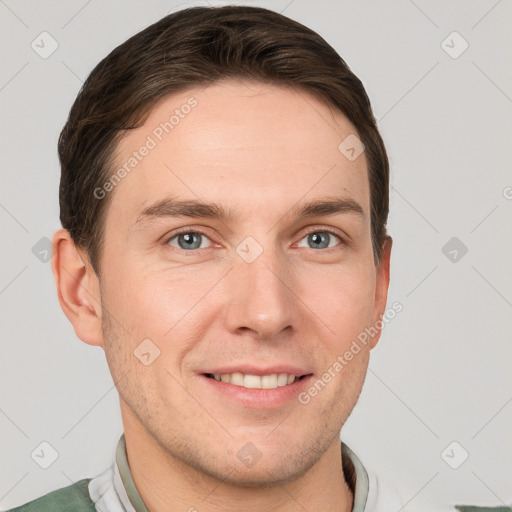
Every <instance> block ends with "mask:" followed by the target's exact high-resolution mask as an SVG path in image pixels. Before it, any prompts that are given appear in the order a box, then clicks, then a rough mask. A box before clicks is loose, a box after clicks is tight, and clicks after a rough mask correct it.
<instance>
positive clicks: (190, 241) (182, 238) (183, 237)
mask: <svg viewBox="0 0 512 512" xmlns="http://www.w3.org/2000/svg"><path fill="white" fill-rule="evenodd" d="M202 237H204V238H206V237H205V235H203V234H202V233H195V232H192V231H191V232H189V233H178V234H177V235H175V236H173V237H172V238H171V239H170V240H169V242H167V243H168V244H169V245H172V246H173V247H178V248H179V249H184V250H194V249H200V248H201V246H202ZM174 242H176V243H177V245H176V244H175V243H174Z"/></svg>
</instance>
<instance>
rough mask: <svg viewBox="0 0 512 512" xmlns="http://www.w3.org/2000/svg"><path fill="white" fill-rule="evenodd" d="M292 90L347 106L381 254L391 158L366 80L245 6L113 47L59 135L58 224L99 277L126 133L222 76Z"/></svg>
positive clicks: (189, 14)
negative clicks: (160, 105) (160, 107)
mask: <svg viewBox="0 0 512 512" xmlns="http://www.w3.org/2000/svg"><path fill="white" fill-rule="evenodd" d="M230 78H233V79H244V80H249V81H257V82H264V83H270V84H274V85H282V86H292V87H295V88H298V89H299V90H302V91H305V92H307V93H309V94H312V95H314V96H315V97H316V98H318V99H320V100H321V101H323V102H324V103H326V104H327V105H329V106H334V107H335V108H337V109H338V110H339V111H341V112H342V113H343V114H344V115H345V116H346V117H347V118H348V119H349V121H350V122H351V123H352V124H353V125H354V126H355V128H356V130H357V132H358V136H359V137H360V139H361V141H362V142H363V144H364V146H365V155H366V159H367V163H368V178H369V183H370V201H371V227H372V246H373V253H374V259H375V262H376V263H377V262H378V261H380V257H381V250H382V244H383V242H384V240H385V237H386V236H387V233H386V222H387V217H388V211H389V164H388V158H387V155H386V150H385V147H384V143H383V141H382V138H381V136H380V134H379V131H378V129H377V125H376V121H375V118H374V116H373V113H372V110H371V105H370V101H369V99H368V96H367V94H366V92H365V90H364V87H363V85H362V83H361V81H360V80H359V79H358V78H357V77H356V76H355V75H354V73H352V71H351V70H350V68H349V67H348V66H347V64H346V63H345V62H344V60H343V59H342V58H341V57H340V56H339V55H338V53H337V52H336V51H335V50H334V49H333V48H332V47H331V46H330V45H329V44H328V43H327V42H326V41H325V40H324V39H323V38H321V37H320V36H319V35H318V34H317V33H316V32H314V31H313V30H311V29H309V28H307V27H305V26H304V25H301V24H300V23H298V22H296V21H293V20H291V19H289V18H287V17H285V16H283V15H281V14H278V13H276V12H273V11H270V10H267V9H264V8H260V7H246V6H224V7H212V8H210V7H194V8H189V9H184V10H182V11H178V12H176V13H172V14H170V15H168V16H166V17H164V18H162V19H161V20H160V21H158V22H156V23H154V24H153V25H151V26H149V27H147V28H146V29H144V30H142V31H141V32H139V33H138V34H136V35H134V36H132V37H131V38H130V39H128V40H127V41H125V42H124V43H123V44H121V45H119V46H118V47H117V48H115V49H114V50H113V51H112V52H111V53H110V54H109V55H108V56H107V57H105V58H104V59H103V60H102V61H101V62H100V63H99V64H98V65H97V66H96V67H95V68H94V70H93V71H92V72H91V74H90V75H89V77H88V78H87V80H86V81H85V83H84V85H83V87H82V89H81V90H80V92H79V94H78V96H77V98H76V100H75V103H74V104H73V106H72V108H71V111H70V113H69V117H68V119H67V122H66V124H65V126H64V128H63V130H62V132H61V134H60V137H59V143H58V150H59V159H60V164H61V181H60V190H59V200H60V220H61V223H62V226H63V227H64V228H65V229H67V230H68V231H69V233H70V235H71V237H72V239H73V240H74V242H75V243H76V244H77V245H78V246H79V247H81V248H82V249H84V250H85V252H86V253H87V256H88V257H89V259H90V261H91V264H92V266H93V268H94V270H95V271H96V273H97V274H98V275H99V270H100V268H99V267H100V265H99V261H100V257H101V248H102V244H103V238H104V237H103V231H104V225H105V217H106V212H107V210H108V204H109V198H108V197H107V198H105V199H103V200H98V199H97V197H95V194H94V190H95V189H97V187H101V185H102V184H103V183H105V181H107V180H108V177H109V176H110V175H111V174H112V170H113V169H112V168H113V165H114V157H113V155H114V153H115V148H116V145H117V143H118V141H119V139H120V137H121V136H122V134H123V133H124V131H125V130H130V129H134V128H137V127H139V126H141V125H142V124H144V121H145V119H146V118H147V116H148V115H149V112H150V110H151V108H152V107H153V106H154V105H155V103H157V102H158V101H159V100H161V99H162V98H164V97H165V96H167V95H169V94H172V93H177V92H182V91H184V90H187V89H190V88H193V87H196V86H198V85H203V84H204V85H208V84H210V83H213V82H215V81H218V80H222V79H230Z"/></svg>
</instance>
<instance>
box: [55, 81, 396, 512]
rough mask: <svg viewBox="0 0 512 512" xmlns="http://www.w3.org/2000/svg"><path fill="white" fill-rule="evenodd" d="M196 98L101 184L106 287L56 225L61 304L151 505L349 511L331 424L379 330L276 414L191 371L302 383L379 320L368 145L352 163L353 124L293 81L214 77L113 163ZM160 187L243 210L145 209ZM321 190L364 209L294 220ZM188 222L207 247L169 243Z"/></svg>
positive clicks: (381, 301) (381, 296)
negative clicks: (250, 257) (246, 449)
mask: <svg viewBox="0 0 512 512" xmlns="http://www.w3.org/2000/svg"><path fill="white" fill-rule="evenodd" d="M191 96H193V97H194V98H195V99H196V100H197V106H196V107H195V108H194V109H192V110H191V112H190V113H189V114H188V115H187V116H185V117H184V118H183V119H180V123H179V125H177V126H175V127H174V129H173V130H172V132H170V133H169V134H166V135H165V137H164V139H163V140H162V142H160V143H158V145H157V146H156V147H155V148H154V149H152V150H151V151H150V152H149V154H148V155H147V156H146V157H145V158H144V159H143V160H142V161H141V162H140V163H139V164H138V165H137V167H136V169H135V170H133V171H132V172H131V173H130V174H129V175H128V176H127V177H126V178H125V179H123V180H122V181H121V183H119V185H117V187H115V190H114V191H112V192H109V193H110V194H112V198H111V199H112V202H111V205H110V206H109V210H108V214H107V218H106V225H105V243H104V249H103V253H102V257H101V261H100V269H101V280H100V279H98V276H97V275H96V274H95V273H94V271H93V270H92V268H91V266H90V264H89V261H88V259H87V256H86V255H85V254H84V253H83V251H82V250H81V249H80V248H78V247H76V246H75V245H74V243H73V241H72V240H71V238H70V236H69V234H68V233H67V231H65V230H60V231H58V232H57V233H56V234H55V236H54V246H55V256H54V258H53V270H54V273H55V278H56V283H57V290H58V295H59V300H60V303H61V306H62V308H63V310H64V312H65V314H66V315H67V317H68V318H69V320H70V321H71V322H72V324H73V326H74V329H75V332H76V334H77V336H78V337H79V338H80V339H81V340H83V341H84V342H86V343H88V344H91V345H98V346H102V347H103V348H104V350H105V355H106V357H107V361H108V364H109V367H110V370H111V373H112V376H113V379H114V382H115V383H116V386H117V389H118V392H119V397H120V406H121V414H122V420H123V425H124V432H125V437H126V443H127V455H128V460H129V464H130V469H131V472H132V475H133V478H134V481H135V483H136V485H137V488H138V490H139V492H140V494H141V496H142V498H143V500H144V501H145V503H146V504H147V506H148V507H149V509H150V510H151V511H152V512H160V511H162V512H163V511H166V510H168V504H169V503H172V504H173V507H174V508H173V509H174V510H189V509H190V507H195V508H196V509H197V510H200V511H218V510H219V511H220V510H247V511H252V510H254V511H256V510H272V511H295V510H304V509H306V510H324V511H331V510H338V511H340V510H341V511H343V510H351V507H352V503H353V496H352V493H351V491H350V489H349V487H348V486H347V484H346V482H345V481H344V478H343V472H342V468H341V444H340V439H339V432H340V430H341V428H342V426H343V424H344V423H345V421H346V420H347V418H348V416H349V415H350V413H351V411H352V409H353V407H354V405H355V403H356V401H357V399H358V397H359V394H360V392H361V388H362V385H363V382H364V379H365V375H366V371H367V366H368V360H369V353H370V350H371V349H372V348H373V347H374V346H375V345H376V343H377V341H378V339H379V334H377V335H376V336H375V337H374V338H373V339H372V340H371V342H370V343H369V344H368V345H367V346H366V347H364V346H363V347H362V350H361V351H360V352H359V353H358V354H357V355H356V356H354V358H353V359H352V360H351V361H350V363H349V364H347V365H346V367H344V368H343V371H341V372H339V373H337V374H336V376H335V378H333V379H332V381H331V382H329V383H328V385H326V386H325V388H324V389H323V390H322V391H321V392H319V393H318V395H317V396H315V397H314V398H312V399H311V401H310V402H309V403H308V404H307V405H303V404H301V403H300V402H299V401H298V400H297V399H296V397H294V398H293V399H290V400H288V401H286V402H285V403H284V404H280V405H279V406H276V407H260V406H251V405H250V404H247V403H241V402H240V401H238V400H236V399H234V398H233V397H226V396H224V395H223V394H221V393H218V392H217V391H214V390H212V383H211V382H209V381H207V380H206V378H205V377H204V376H202V375H201V374H200V373H198V372H200V371H201V370H203V371H205V369H206V368H213V367H219V366H221V365H227V364H234V365H236V364H243V363H248V364H257V365H259V366H261V367H268V366H271V365H274V364H278V363H283V364H291V365H294V366H298V367H300V368H304V369H307V371H308V373H310V374H312V377H311V378H312V379H313V380H311V382H314V381H315V380H316V379H318V378H320V377H321V376H322V374H323V373H324V372H325V371H326V370H327V369H328V368H329V367H330V366H332V365H333V363H334V362H335V361H336V358H337V357H338V356H339V355H341V354H344V353H345V351H346V350H348V349H349V347H350V345H351V343H352V341H353V340H354V339H355V338H356V337H357V335H358V334H359V333H360V332H362V331H363V330H364V329H365V327H370V326H372V325H373V324H374V323H375V322H376V321H377V320H378V319H379V318H380V317H381V315H383V314H384V312H385V307H386V299H387V291H388V285H389V258H390V251H391V239H387V240H386V242H385V243H384V245H383V254H382V258H381V260H380V263H379V264H378V265H377V266H376V265H375V262H374V257H373V252H372V244H371V227H370V195H369V183H368V176H367V164H366V160H365V156H364V153H363V155H361V156H360V157H359V158H357V159H356V160H355V161H353V162H351V161H349V160H348V159H347V158H345V157H344V156H343V155H342V154H341V152H340V151H339V150H338V145H339V144H340V142H341V141H342V140H343V139H344V138H345V137H347V136H348V135H349V134H351V133H356V130H355V129H354V127H353V126H352V125H351V123H350V122H349V121H348V120H347V119H346V118H345V116H343V115H342V114H341V113H339V112H337V111H335V110H334V109H332V108H329V107H328V106H327V105H325V104H323V103H322V102H320V101H318V100H316V99H314V98H313V97H312V96H310V95H309V94H307V93H305V92H303V91H301V92H298V91H295V90H292V89H290V88H284V87H276V86H270V85H265V84H255V83H252V84H248V83H242V82H234V81H224V82H220V83H215V84H213V85H210V86H209V87H207V88H201V89H199V88H198V89H193V90H189V91H185V92H183V93H180V94H176V95H173V96H169V97H167V98H165V99H164V100H162V101H161V102H160V103H159V104H157V105H156V106H155V107H154V108H153V110H152V111H151V113H150V115H149V117H148V118H147V120H146V122H145V123H144V125H143V126H141V127H140V128H138V129H136V130H132V131H130V132H129V133H127V135H126V136H125V137H124V138H123V139H122V140H121V141H120V143H119V145H118V148H117V151H116V159H117V163H118V164H119V165H120V166H122V165H123V163H124V162H126V160H127V159H128V158H129V157H130V156H131V154H132V152H133V151H135V150H137V149H138V148H140V147H141V146H142V145H143V144H144V142H145V140H146V137H147V136H148V135H150V134H151V133H152V130H153V129H154V128H155V126H158V125H159V123H160V122H162V121H164V120H166V119H169V116H170V115H171V114H172V112H173V111H174V110H175V109H176V108H180V106H181V105H183V104H184V103H186V102H187V99H188V98H190V97H191ZM171 196H172V197H174V198H179V199H182V200H185V199H195V200H197V199H198V198H200V199H201V200H202V201H209V202H215V203H218V204H219V205H221V206H223V207H224V208H225V209H226V210H228V211H231V212H235V211H236V212H238V213H239V216H237V217H230V218H226V219H222V220H221V219H216V218H186V217H161V218H152V217H151V218H144V219H143V220H140V214H141V212H142V211H143V210H144V209H145V208H147V207H148V206H149V205H152V204H154V203H155V202H157V201H160V200H162V199H165V198H168V197H171ZM325 197H330V198H332V197H342V198H349V199H352V200H353V201H356V202H357V203H358V204H359V205H360V206H361V208H362V210H363V215H357V214H355V213H337V214H332V215H327V216H315V217H310V218H299V217H296V216H292V215H291V214H290V211H291V210H292V208H293V207H294V206H297V204H302V203H304V202H307V201H311V200H314V199H320V198H325ZM138 219H139V221H138ZM137 221H138V222H137ZM182 227H187V228H190V229H189V230H190V231H195V230H200V231H202V232H203V233H205V234H206V237H203V238H200V240H202V245H201V248H198V249H195V250H189V249H188V250H187V249H180V248H179V240H181V241H182V243H183V239H182V238H181V239H177V238H176V237H174V238H172V237H173V235H174V234H175V231H176V229H177V228H182ZM325 230H330V231H333V232H334V233H336V234H337V235H338V236H339V238H337V237H336V236H334V237H331V239H330V242H329V245H330V246H329V247H328V248H317V247H316V246H315V245H313V246H311V245H310V244H311V241H310V238H308V234H309V233H310V232H315V233H325ZM248 236H251V237H253V238H254V239H255V240H256V241H257V242H258V244H259V245H260V246H261V248H262V249H263V252H262V254H261V255H260V256H259V257H257V258H256V260H255V261H253V262H252V263H247V262H246V261H244V260H243V259H242V258H241V257H240V256H239V254H238V253H237V252H236V248H237V246H238V245H239V244H240V243H241V242H242V241H243V240H244V239H245V238H246V237H248ZM169 239H171V242H168V241H169ZM185 246H186V245H185ZM147 338H149V339H150V340H152V342H153V343H154V344H155V345H156V346H157V347H158V348H159V350H160V355H159V357H158V358H156V359H155V360H154V361H153V362H152V363H151V364H149V365H147V366H146V365H144V364H142V363H141V361H140V360H139V359H137V357H135V356H134V350H135V349H136V348H137V346H138V345H139V344H140V343H141V341H142V340H144V339H147ZM306 389H307V388H306ZM249 442H250V443H252V444H253V445H254V446H256V448H257V449H258V451H259V453H261V459H260V460H259V461H258V462H257V463H256V464H255V465H253V466H252V467H247V466H246V465H244V464H243V463H241V461H240V459H239V458H238V457H237V452H238V451H239V450H240V449H241V448H242V447H243V446H244V445H246V444H247V443H249ZM262 491H264V492H262Z"/></svg>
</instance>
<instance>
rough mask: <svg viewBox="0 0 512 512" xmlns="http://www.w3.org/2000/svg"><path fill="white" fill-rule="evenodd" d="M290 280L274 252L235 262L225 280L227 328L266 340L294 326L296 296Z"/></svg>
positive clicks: (296, 315)
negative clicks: (227, 299) (249, 261)
mask: <svg viewBox="0 0 512 512" xmlns="http://www.w3.org/2000/svg"><path fill="white" fill-rule="evenodd" d="M290 280H291V276H290V272H287V269H286V266H285V264H284V263H283V262H281V261H279V257H278V256H277V255H275V254H273V255H267V254H266V253H263V254H262V255H261V256H260V257H259V258H258V259H257V260H256V261H253V262H252V263H247V262H245V261H239V262H237V264H236V265H235V268H234V269H233V271H232V272H230V281H229V283H226V285H227V286H229V288H230V290H231V291H230V292H229V295H230V297H231V299H230V300H229V301H228V302H227V311H226V315H225V323H226V328H227V329H228V330H229V331H230V332H232V333H235V334H243V333H247V332H250V333H252V335H253V336H255V337H256V338H258V339H267V340H268V339H273V338H276V337H277V336H278V335H279V334H280V333H282V332H284V331H286V330H292V329H293V328H296V325H295V323H296V321H297V319H298V311H296V308H297V299H296V297H295V299H294V293H293V283H291V282H290Z"/></svg>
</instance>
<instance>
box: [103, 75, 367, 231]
mask: <svg viewBox="0 0 512 512" xmlns="http://www.w3.org/2000/svg"><path fill="white" fill-rule="evenodd" d="M355 133H356V130H355V128H354V127H353V126H352V124H351V123H350V122H349V121H348V119H347V118H346V117H345V116H344V115H343V114H341V113H340V112H338V111H337V110H335V109H333V108H329V106H327V105H325V104H324V103H323V102H321V101H319V100H317V99H315V98H314V97H313V96H311V95H309V94H308V93H306V92H304V91H301V90H294V89H291V88H285V87H280V86H273V85H268V84H261V83H252V84H248V83H240V82H233V81H226V82H219V83H215V84H213V85H210V86H208V87H205V88H196V89H190V90H188V91H183V92H181V93H179V94H174V95H172V96H168V97H166V98H165V99H163V100H162V101H160V102H159V103H158V104H157V105H156V106H155V107H154V108H153V109H152V111H151V112H150V114H149V116H148V118H147V119H146V121H145V123H144V125H143V126H141V127H139V128H137V129H136V130H132V131H129V132H128V133H127V135H126V136H125V137H124V138H123V139H122V140H121V141H120V142H119V144H118V147H117V149H116V154H115V161H116V166H115V167H114V171H118V170H119V169H124V170H125V171H126V172H122V173H121V174H122V175H123V177H122V179H120V180H118V183H117V184H116V186H115V189H114V190H113V192H112V193H113V197H112V204H111V207H110V209H111V210H112V214H113V215H124V216H125V217H126V216H127V217H130V219H131V220H132V221H134V222H136V219H137V217H138V215H139V214H140V212H141V211H143V210H144V208H146V207H147V206H148V205H149V204H152V203H154V202H155V201H157V200H163V199H165V198H166V197H168V196H173V197H180V198H186V199H203V200H207V201H215V202H217V203H219V202H221V203H224V204H225V206H226V208H233V209H236V210H237V211H240V212H242V211H244V212H247V213H248V214H249V215H250V214H251V213H258V214H259V216H260V217H261V216H262V215H264V214H268V215H269V216H270V215H271V214H272V213H275V214H277V213H278V210H279V211H282V209H283V208H286V207H287V206H292V205H293V204H295V203H296V202H297V201H298V200H299V199H300V198H304V199H308V200H310V199H314V197H315V196H325V195H331V196H332V195H341V196H344V197H349V198H352V199H355V200H357V201H358V202H359V203H360V204H361V205H362V206H363V209H364V210H365V211H367V209H368V207H369V205H368V201H369V190H368V178H367V170H366V160H365V158H364V153H363V154H362V155H361V156H360V157H359V158H357V159H356V160H354V161H350V160H349V159H347V158H346V157H345V156H344V155H343V154H342V152H341V151H340V150H339V145H340V143H342V141H343V140H344V139H346V138H347V137H348V136H353V134H355ZM118 174H119V173H118ZM262 205H265V211H262ZM109 215H110V214H109Z"/></svg>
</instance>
